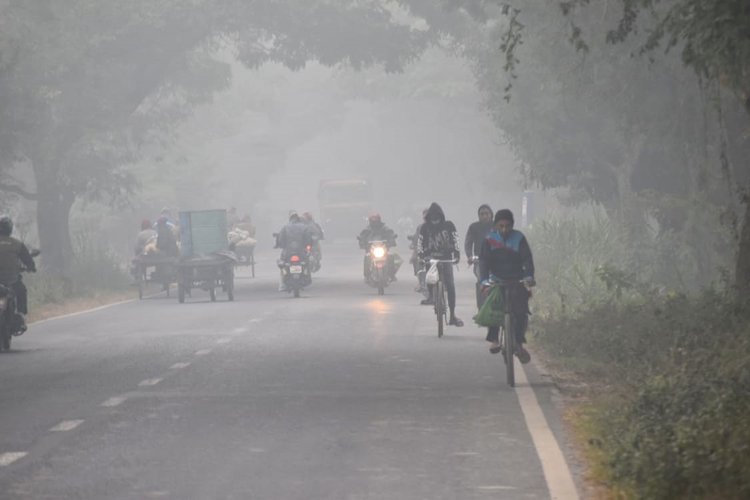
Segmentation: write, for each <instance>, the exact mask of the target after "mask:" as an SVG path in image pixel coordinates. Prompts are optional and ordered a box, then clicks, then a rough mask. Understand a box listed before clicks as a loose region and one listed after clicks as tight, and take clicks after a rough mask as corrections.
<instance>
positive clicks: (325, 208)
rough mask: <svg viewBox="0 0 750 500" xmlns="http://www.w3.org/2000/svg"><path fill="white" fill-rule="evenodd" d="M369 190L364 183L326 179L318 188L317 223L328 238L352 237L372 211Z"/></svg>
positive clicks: (366, 183) (366, 182)
mask: <svg viewBox="0 0 750 500" xmlns="http://www.w3.org/2000/svg"><path fill="white" fill-rule="evenodd" d="M372 202H373V195H372V186H371V184H370V182H369V181H368V180H366V179H356V178H354V179H326V180H321V181H320V185H319V186H318V206H319V210H320V221H321V224H322V226H323V229H324V230H325V232H326V235H327V236H329V237H330V238H337V237H347V236H351V235H355V234H357V233H359V231H361V230H362V227H364V224H365V222H366V220H367V214H368V213H369V211H370V210H371V209H372Z"/></svg>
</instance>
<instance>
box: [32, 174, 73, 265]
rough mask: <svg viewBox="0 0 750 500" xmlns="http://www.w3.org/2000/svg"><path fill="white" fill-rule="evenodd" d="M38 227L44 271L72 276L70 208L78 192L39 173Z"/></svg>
mask: <svg viewBox="0 0 750 500" xmlns="http://www.w3.org/2000/svg"><path fill="white" fill-rule="evenodd" d="M37 194H38V197H39V199H38V200H37V209H36V212H37V227H38V231H39V244H40V246H41V250H42V264H43V267H44V269H45V270H47V271H50V272H52V273H54V274H57V275H60V276H63V277H65V278H69V271H70V264H71V262H72V259H73V245H72V243H71V239H70V209H71V208H72V207H73V202H74V201H75V195H74V194H73V193H72V192H71V191H70V190H69V189H66V188H65V186H61V185H59V184H58V183H57V182H54V181H53V180H50V178H48V177H47V176H44V175H41V176H37Z"/></svg>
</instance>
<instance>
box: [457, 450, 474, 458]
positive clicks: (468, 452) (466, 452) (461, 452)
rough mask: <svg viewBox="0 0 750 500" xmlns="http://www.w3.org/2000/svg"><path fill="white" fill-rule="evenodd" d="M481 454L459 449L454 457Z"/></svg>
mask: <svg viewBox="0 0 750 500" xmlns="http://www.w3.org/2000/svg"><path fill="white" fill-rule="evenodd" d="M477 455H479V453H477V452H476V451H459V452H458V453H454V454H453V456H454V457H475V456H477Z"/></svg>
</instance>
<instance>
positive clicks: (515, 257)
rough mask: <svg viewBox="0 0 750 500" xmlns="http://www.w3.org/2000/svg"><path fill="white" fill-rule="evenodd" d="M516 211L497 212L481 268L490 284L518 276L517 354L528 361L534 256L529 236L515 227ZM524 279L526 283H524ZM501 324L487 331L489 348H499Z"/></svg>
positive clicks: (513, 294) (514, 304)
mask: <svg viewBox="0 0 750 500" xmlns="http://www.w3.org/2000/svg"><path fill="white" fill-rule="evenodd" d="M513 223H514V221H513V212H511V211H510V210H508V209H507V208H505V209H503V210H498V211H497V213H495V217H494V224H493V228H492V231H490V233H489V234H488V235H487V237H486V238H485V239H484V242H482V247H481V249H480V251H479V272H480V279H481V280H482V284H483V285H485V286H489V285H490V283H491V278H498V279H501V280H518V281H519V286H514V287H511V290H510V302H511V303H510V304H508V305H506V307H510V308H511V314H512V316H513V325H514V326H515V328H514V329H515V332H513V333H514V334H515V336H516V337H515V338H516V343H515V344H516V356H518V359H519V360H520V361H521V363H528V362H529V361H530V360H531V355H530V354H529V353H528V351H527V350H526V349H525V348H524V347H523V344H524V343H526V327H527V326H528V321H529V297H530V296H531V293H530V292H529V290H528V288H529V287H531V286H533V285H534V258H533V256H532V255H531V247H529V242H528V241H527V240H526V237H525V236H524V235H523V233H521V231H517V230H515V229H513ZM521 280H523V281H524V283H525V284H526V286H525V287H524V286H521V284H520V281H521ZM499 332H500V327H496V326H492V327H489V329H488V331H487V341H488V342H490V343H491V344H492V345H491V346H490V352H491V353H493V354H496V353H498V352H500V344H499V343H498V334H499Z"/></svg>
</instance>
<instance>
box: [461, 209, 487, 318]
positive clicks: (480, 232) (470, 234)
mask: <svg viewBox="0 0 750 500" xmlns="http://www.w3.org/2000/svg"><path fill="white" fill-rule="evenodd" d="M477 215H478V217H479V220H477V221H476V222H473V223H472V224H471V225H470V226H469V229H468V231H466V239H465V242H464V250H465V251H466V258H467V259H468V261H469V265H470V266H471V265H473V266H474V275H475V276H476V278H477V284H476V299H477V309H479V308H480V307H482V303H483V302H484V300H483V295H482V292H481V285H480V281H481V280H480V279H479V265H478V263H477V257H478V256H479V251H480V249H481V248H482V242H484V239H485V238H486V237H487V235H488V234H489V233H490V231H492V216H493V212H492V208H490V206H489V205H487V204H483V205H480V206H479V209H478V210H477Z"/></svg>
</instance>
